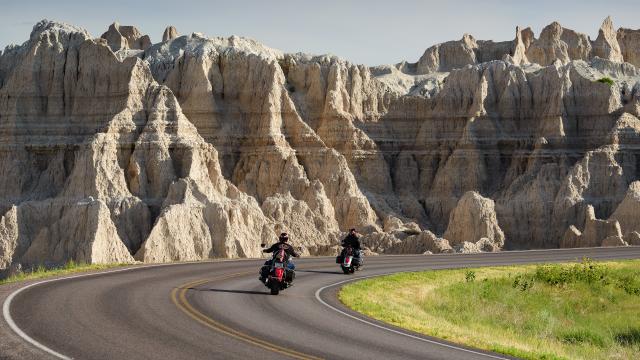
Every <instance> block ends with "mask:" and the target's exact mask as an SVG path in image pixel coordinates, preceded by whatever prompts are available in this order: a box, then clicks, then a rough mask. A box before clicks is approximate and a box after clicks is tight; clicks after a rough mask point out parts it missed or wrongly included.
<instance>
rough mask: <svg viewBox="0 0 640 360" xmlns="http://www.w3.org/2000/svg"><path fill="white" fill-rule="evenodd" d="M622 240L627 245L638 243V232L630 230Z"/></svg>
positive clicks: (639, 236)
mask: <svg viewBox="0 0 640 360" xmlns="http://www.w3.org/2000/svg"><path fill="white" fill-rule="evenodd" d="M624 242H626V243H627V244H629V245H640V233H638V232H637V231H632V232H629V233H627V234H626V235H625V236H624Z"/></svg>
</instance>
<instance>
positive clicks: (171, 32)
mask: <svg viewBox="0 0 640 360" xmlns="http://www.w3.org/2000/svg"><path fill="white" fill-rule="evenodd" d="M177 37H178V30H176V28H175V26H173V25H170V26H167V28H166V29H164V32H163V33H162V41H163V42H164V41H168V40H172V39H175V38H177Z"/></svg>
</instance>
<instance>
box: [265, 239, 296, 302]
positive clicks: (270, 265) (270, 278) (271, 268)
mask: <svg viewBox="0 0 640 360" xmlns="http://www.w3.org/2000/svg"><path fill="white" fill-rule="evenodd" d="M262 246H263V247H264V244H263V245H262ZM295 277H296V273H295V271H294V270H293V269H290V268H289V255H287V253H286V252H285V251H284V250H283V249H280V250H278V251H275V252H274V253H273V257H272V258H271V260H270V261H267V262H266V263H265V264H264V265H263V266H262V268H261V269H260V281H262V283H263V284H264V285H265V286H266V287H268V288H269V289H270V290H271V295H278V294H279V293H280V291H281V290H284V289H286V288H288V287H289V286H291V284H292V283H293V279H295Z"/></svg>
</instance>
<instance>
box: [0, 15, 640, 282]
mask: <svg viewBox="0 0 640 360" xmlns="http://www.w3.org/2000/svg"><path fill="white" fill-rule="evenodd" d="M162 39H163V41H162V42H159V43H155V44H153V43H152V42H151V38H150V37H149V36H147V35H143V34H142V33H141V32H140V31H139V30H138V29H137V28H135V27H133V26H123V25H119V24H117V23H114V24H112V25H111V26H110V27H109V28H108V29H107V31H106V32H105V33H104V34H103V35H102V36H101V38H94V37H93V36H91V35H90V34H88V33H87V32H86V31H84V30H82V29H80V28H77V27H74V26H71V25H66V24H62V23H57V22H51V21H46V20H44V21H41V22H39V23H38V24H36V25H35V27H34V29H33V31H32V33H31V36H30V38H29V40H28V41H26V42H25V43H24V44H22V45H20V46H16V45H11V46H8V47H7V48H6V49H4V51H3V52H2V54H1V56H0V270H1V269H7V268H9V267H11V266H14V267H18V264H20V265H22V266H26V267H28V266H32V265H35V264H40V263H45V264H48V263H53V264H55V263H61V262H65V261H68V260H69V259H74V260H76V261H86V262H130V261H134V260H139V261H147V262H162V261H173V260H200V259H207V258H218V257H223V258H229V257H256V256H259V254H260V246H259V244H260V243H262V242H270V241H273V240H274V239H275V238H276V236H277V234H278V233H279V232H281V231H287V232H290V233H291V234H292V239H293V242H294V244H296V245H297V246H300V247H301V248H302V249H303V252H304V253H305V254H333V253H335V252H336V251H337V249H338V248H339V246H338V244H339V240H340V238H341V237H342V236H343V235H344V232H345V231H346V230H348V229H349V228H351V227H356V228H357V229H358V230H359V231H360V232H361V233H363V234H364V236H363V243H364V244H365V246H367V247H368V251H370V252H372V253H438V252H452V251H497V250H500V249H503V248H504V249H521V248H555V247H560V246H600V245H624V244H627V243H628V244H638V243H639V242H640V241H639V240H638V239H640V235H639V234H640V225H638V224H640V222H639V221H638V215H637V214H638V212H637V209H638V208H640V205H638V204H639V203H640V202H639V200H638V199H640V195H638V194H639V193H640V189H639V186H638V183H637V182H636V181H637V180H638V179H640V168H638V166H639V165H638V164H640V158H638V156H640V155H639V153H638V149H639V147H638V145H640V120H639V119H638V116H639V115H640V82H639V80H640V74H639V73H638V68H637V67H636V66H640V31H638V30H629V29H619V30H617V31H616V30H614V27H613V23H612V21H611V19H609V18H607V19H605V21H604V23H603V24H602V27H601V29H600V32H599V35H598V37H597V39H596V40H594V41H592V40H591V39H589V37H588V36H586V35H584V34H580V33H577V32H575V31H573V30H570V29H566V28H563V27H562V26H561V25H560V24H558V23H552V24H550V25H549V26H547V27H545V28H544V29H543V30H542V32H541V34H540V35H539V37H538V38H536V37H535V35H534V32H533V31H532V30H531V29H530V28H526V29H521V28H520V27H518V28H516V34H515V39H514V40H513V41H503V42H493V41H483V40H476V39H475V38H474V37H473V36H471V35H468V34H465V35H464V36H463V37H462V39H461V40H460V41H451V42H447V43H443V44H439V45H435V46H433V47H430V48H429V49H427V50H426V51H425V53H424V55H423V56H422V57H421V58H420V59H419V60H418V61H417V62H416V63H409V62H401V63H399V64H397V65H395V66H393V65H385V66H376V67H366V66H363V65H356V64H351V63H349V62H347V61H345V60H343V59H340V58H337V57H334V56H328V55H327V56H312V55H307V54H300V53H298V54H286V53H282V52H281V51H278V50H275V49H271V48H269V47H267V46H265V45H262V44H260V43H258V42H256V41H253V40H250V39H245V38H240V37H235V36H232V37H230V38H217V37H214V38H210V37H206V36H204V35H202V34H199V33H193V34H189V35H183V36H178V33H177V31H176V30H175V28H173V27H171V26H170V27H167V29H166V30H165V32H164V34H163V36H162ZM605 219H606V220H605Z"/></svg>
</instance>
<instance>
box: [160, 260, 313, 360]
mask: <svg viewBox="0 0 640 360" xmlns="http://www.w3.org/2000/svg"><path fill="white" fill-rule="evenodd" d="M252 273H253V271H247V272H241V273H234V274H228V275H223V276H218V277H214V278H210V279H201V280H196V281H192V282H189V283H186V284H183V285H180V286H179V287H177V288H174V289H173V290H172V291H171V301H172V302H173V303H174V304H175V305H176V306H177V307H178V308H179V309H180V310H182V311H183V312H184V313H185V314H187V315H188V316H189V317H190V318H192V319H194V320H196V321H198V322H199V323H201V324H203V325H205V326H207V327H209V328H211V329H213V330H216V331H218V332H221V333H223V334H226V335H229V336H231V337H233V338H236V339H238V340H242V341H244V342H247V343H249V344H252V345H255V346H258V347H261V348H263V349H266V350H270V351H273V352H276V353H279V354H282V355H286V356H289V357H292V358H294V359H305V360H306V359H312V360H317V359H322V358H319V357H315V356H312V355H307V354H304V353H301V352H298V351H295V350H292V349H287V348H285V347H282V346H279V345H276V344H272V343H269V342H267V341H265V340H261V339H258V338H255V337H253V336H251V335H248V334H245V333H242V332H240V331H238V330H235V329H233V328H230V327H229V326H226V325H223V324H222V323H220V322H218V321H215V320H214V319H212V318H210V317H208V316H206V315H205V314H203V313H202V312H200V311H198V310H197V309H195V308H194V307H193V306H192V305H191V304H190V303H189V301H188V300H187V297H186V293H187V291H189V289H190V288H193V287H195V286H200V285H202V284H205V283H208V282H212V281H219V280H225V279H230V278H234V277H238V276H242V275H248V274H252Z"/></svg>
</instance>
